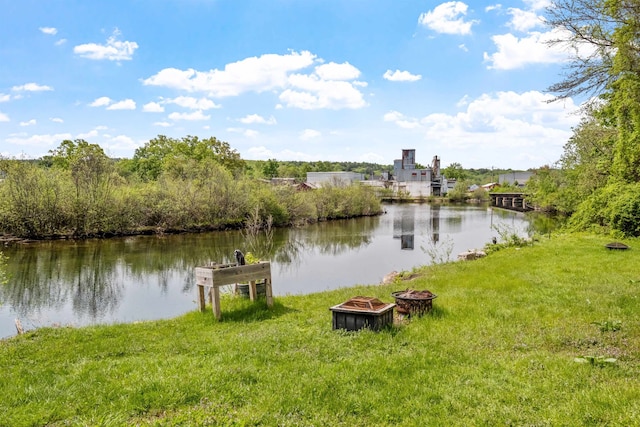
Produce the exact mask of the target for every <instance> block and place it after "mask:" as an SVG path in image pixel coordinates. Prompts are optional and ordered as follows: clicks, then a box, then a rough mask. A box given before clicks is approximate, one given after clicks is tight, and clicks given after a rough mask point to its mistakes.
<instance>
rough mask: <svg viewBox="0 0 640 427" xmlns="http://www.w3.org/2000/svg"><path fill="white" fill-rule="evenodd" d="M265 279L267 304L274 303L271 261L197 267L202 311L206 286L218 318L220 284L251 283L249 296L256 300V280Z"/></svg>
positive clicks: (199, 300)
mask: <svg viewBox="0 0 640 427" xmlns="http://www.w3.org/2000/svg"><path fill="white" fill-rule="evenodd" d="M258 280H264V283H265V296H266V298H267V305H268V306H269V307H271V306H272V305H273V294H272V289H271V263H269V262H260V263H258V264H250V265H236V264H231V265H229V264H227V265H221V264H218V265H216V264H214V265H212V266H206V267H196V284H197V286H198V305H199V307H200V311H204V310H205V288H207V289H208V293H209V302H210V303H211V307H212V310H213V314H214V315H215V316H216V319H220V316H221V312H220V290H219V288H220V286H225V285H232V284H236V283H249V298H251V301H255V300H256V297H257V295H258V293H257V291H256V281H258Z"/></svg>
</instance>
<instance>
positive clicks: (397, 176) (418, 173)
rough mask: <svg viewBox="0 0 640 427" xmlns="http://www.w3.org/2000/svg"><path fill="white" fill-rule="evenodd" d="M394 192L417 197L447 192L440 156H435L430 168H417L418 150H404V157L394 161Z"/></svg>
mask: <svg viewBox="0 0 640 427" xmlns="http://www.w3.org/2000/svg"><path fill="white" fill-rule="evenodd" d="M393 193H394V194H396V195H397V194H400V193H404V194H407V195H408V196H409V197H416V198H420V197H429V196H442V195H444V194H446V193H447V181H446V178H445V177H444V176H442V175H441V174H440V159H439V158H438V156H433V160H432V162H431V167H430V168H425V169H416V150H415V149H405V150H402V158H401V159H397V160H394V162H393Z"/></svg>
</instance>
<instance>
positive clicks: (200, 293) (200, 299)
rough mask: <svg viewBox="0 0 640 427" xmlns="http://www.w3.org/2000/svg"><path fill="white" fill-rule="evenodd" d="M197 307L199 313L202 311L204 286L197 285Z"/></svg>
mask: <svg viewBox="0 0 640 427" xmlns="http://www.w3.org/2000/svg"><path fill="white" fill-rule="evenodd" d="M198 306H199V307H200V311H204V307H205V302H204V285H203V284H200V283H198Z"/></svg>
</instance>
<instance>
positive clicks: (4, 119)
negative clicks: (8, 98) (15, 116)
mask: <svg viewBox="0 0 640 427" xmlns="http://www.w3.org/2000/svg"><path fill="white" fill-rule="evenodd" d="M10 121H11V120H10V119H9V116H7V115H6V114H4V113H3V112H1V111H0V122H10Z"/></svg>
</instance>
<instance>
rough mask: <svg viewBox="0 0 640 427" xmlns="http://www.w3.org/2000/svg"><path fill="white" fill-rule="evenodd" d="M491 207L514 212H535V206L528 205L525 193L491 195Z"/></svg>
mask: <svg viewBox="0 0 640 427" xmlns="http://www.w3.org/2000/svg"><path fill="white" fill-rule="evenodd" d="M489 197H491V206H494V207H496V208H502V209H509V210H512V211H519V212H527V211H531V210H533V206H532V205H530V204H528V203H527V199H526V195H525V194H524V193H489Z"/></svg>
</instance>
